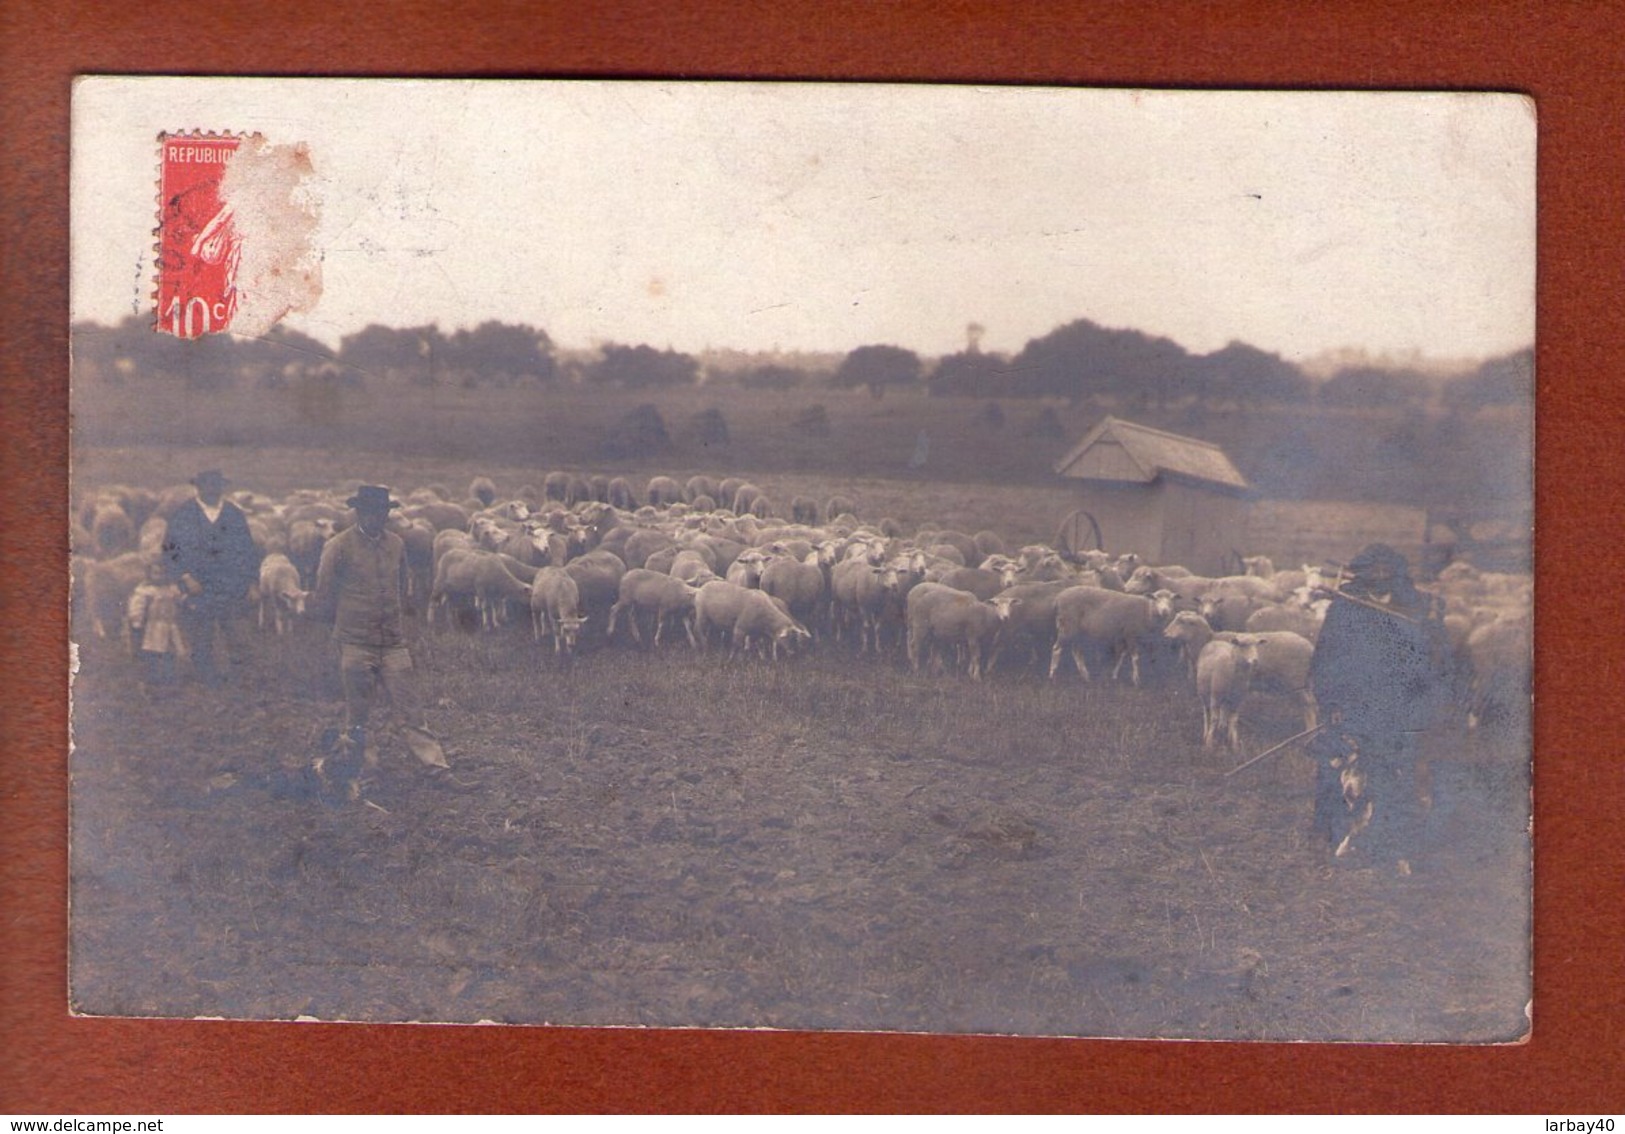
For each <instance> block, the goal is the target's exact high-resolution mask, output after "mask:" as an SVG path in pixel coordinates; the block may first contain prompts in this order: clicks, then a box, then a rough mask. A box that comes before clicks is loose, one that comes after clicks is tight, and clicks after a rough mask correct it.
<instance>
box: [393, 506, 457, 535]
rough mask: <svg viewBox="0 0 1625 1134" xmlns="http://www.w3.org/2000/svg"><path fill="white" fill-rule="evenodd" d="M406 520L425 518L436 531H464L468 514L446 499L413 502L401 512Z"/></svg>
mask: <svg viewBox="0 0 1625 1134" xmlns="http://www.w3.org/2000/svg"><path fill="white" fill-rule="evenodd" d="M402 514H403V515H405V517H406V518H407V519H408V520H426V521H428V523H429V525H430V526H431V527H433V528H434V530H435V531H437V532H448V531H455V532H464V531H467V530H468V521H469V515H468V512H467V511H466V510H464V509H463V508H462V507H461V506H460V505H457V504H453V503H451V502H450V501H448V500H439V501H433V502H429V503H424V504H415V505H413V506H411V507H409V508H407V509H406V510H405V511H404V512H403V513H402Z"/></svg>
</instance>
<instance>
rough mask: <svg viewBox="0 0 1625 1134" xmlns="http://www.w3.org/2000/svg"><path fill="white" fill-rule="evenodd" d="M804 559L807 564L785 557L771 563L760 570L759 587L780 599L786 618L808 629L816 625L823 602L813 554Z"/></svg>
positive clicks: (820, 577) (819, 572)
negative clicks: (788, 613) (788, 611)
mask: <svg viewBox="0 0 1625 1134" xmlns="http://www.w3.org/2000/svg"><path fill="white" fill-rule="evenodd" d="M807 558H808V559H810V560H811V562H807V561H804V560H797V559H794V558H788V557H786V558H780V559H774V560H771V561H770V562H769V563H768V564H767V565H766V566H764V567H763V568H762V576H761V581H760V587H761V589H762V590H763V591H764V592H766V593H767V594H769V595H772V596H773V597H774V598H778V599H783V600H784V605H785V606H787V607H789V608H790V616H791V617H792V618H794V619H796V621H798V622H800V623H801V624H802V625H803V626H807V627H809V628H811V627H815V626H817V624H818V615H819V607H820V605H821V604H822V602H823V599H824V571H823V568H821V567H819V566H818V562H817V558H818V553H817V552H816V551H809V552H808V553H807Z"/></svg>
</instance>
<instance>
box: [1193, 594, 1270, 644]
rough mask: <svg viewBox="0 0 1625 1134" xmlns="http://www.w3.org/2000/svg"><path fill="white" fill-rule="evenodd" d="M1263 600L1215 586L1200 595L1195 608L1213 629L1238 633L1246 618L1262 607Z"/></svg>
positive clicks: (1245, 624) (1245, 622)
mask: <svg viewBox="0 0 1625 1134" xmlns="http://www.w3.org/2000/svg"><path fill="white" fill-rule="evenodd" d="M1264 606H1265V600H1262V599H1258V598H1255V597H1253V596H1252V595H1247V594H1242V593H1241V592H1239V591H1235V590H1222V589H1220V588H1218V587H1217V586H1215V587H1213V588H1212V589H1210V590H1209V591H1208V593H1207V594H1205V595H1203V596H1202V600H1201V604H1200V606H1199V607H1198V608H1197V609H1198V610H1199V611H1200V613H1201V615H1202V617H1203V618H1205V619H1207V621H1208V625H1209V626H1212V627H1213V629H1215V630H1218V631H1223V632H1227V633H1239V632H1240V631H1242V630H1244V629H1246V627H1247V620H1248V619H1249V618H1251V617H1252V616H1253V615H1254V614H1256V613H1257V612H1258V611H1260V610H1262V609H1264Z"/></svg>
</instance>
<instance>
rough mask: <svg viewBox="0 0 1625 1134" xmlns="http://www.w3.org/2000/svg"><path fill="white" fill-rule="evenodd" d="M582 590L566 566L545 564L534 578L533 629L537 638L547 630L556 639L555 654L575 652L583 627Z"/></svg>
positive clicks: (531, 618) (531, 603)
mask: <svg viewBox="0 0 1625 1134" xmlns="http://www.w3.org/2000/svg"><path fill="white" fill-rule="evenodd" d="M586 622H587V619H586V616H585V615H583V614H582V613H581V592H580V591H579V590H578V589H577V588H576V581H575V580H574V579H572V578H570V573H569V572H568V571H566V570H565V569H564V568H563V567H543V568H542V569H541V570H540V571H538V572H536V577H535V578H534V579H532V580H531V582H530V629H531V634H532V636H533V637H534V638H535V640H536V641H538V642H540V641H541V640H542V635H543V634H544V633H545V634H547V635H549V636H551V637H552V639H553V652H554V653H555V654H564V655H570V654H573V653H575V648H576V643H577V641H579V639H580V636H581V627H582V626H584V625H585V624H586Z"/></svg>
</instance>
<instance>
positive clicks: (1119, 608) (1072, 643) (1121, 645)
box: [1049, 586, 1158, 686]
mask: <svg viewBox="0 0 1625 1134" xmlns="http://www.w3.org/2000/svg"><path fill="white" fill-rule="evenodd" d="M1157 615H1158V604H1157V603H1156V602H1155V601H1153V600H1152V599H1149V598H1145V597H1143V596H1141V595H1126V594H1122V593H1120V592H1118V591H1108V590H1106V589H1105V588H1103V587H1088V586H1084V587H1068V588H1067V589H1066V590H1064V591H1062V592H1061V593H1060V595H1058V596H1057V597H1056V599H1055V644H1054V645H1053V646H1052V647H1050V661H1049V675H1050V677H1051V678H1053V677H1054V676H1055V672H1056V670H1057V669H1059V668H1060V665H1061V653H1062V651H1063V650H1067V651H1070V652H1071V654H1072V660H1073V662H1074V663H1075V664H1076V665H1077V667H1078V673H1079V674H1081V675H1082V677H1083V679H1084V680H1085V681H1088V680H1090V677H1089V666H1088V664H1087V662H1086V661H1085V658H1084V652H1085V648H1086V647H1088V646H1097V647H1103V648H1104V649H1105V650H1106V651H1107V652H1108V655H1109V656H1110V657H1111V658H1112V659H1113V660H1114V662H1115V664H1114V665H1113V667H1112V678H1113V679H1114V680H1115V679H1116V678H1117V675H1118V673H1119V672H1120V671H1121V670H1122V668H1123V662H1124V661H1125V660H1127V661H1129V663H1130V677H1131V680H1132V681H1133V683H1134V685H1135V686H1138V685H1139V684H1140V650H1141V644H1142V642H1143V641H1144V640H1145V639H1146V638H1147V637H1149V636H1150V635H1151V634H1153V633H1154V632H1155V631H1156V629H1157Z"/></svg>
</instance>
